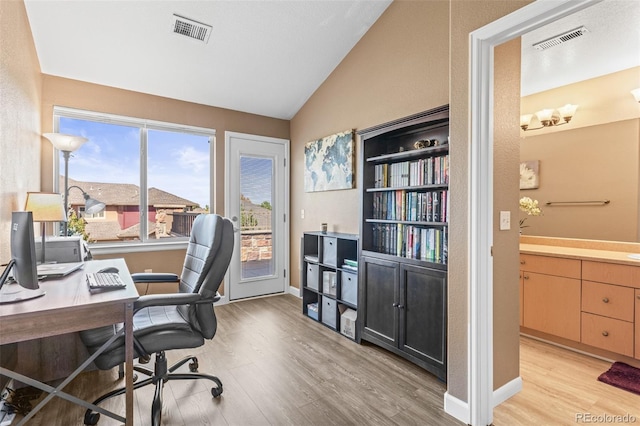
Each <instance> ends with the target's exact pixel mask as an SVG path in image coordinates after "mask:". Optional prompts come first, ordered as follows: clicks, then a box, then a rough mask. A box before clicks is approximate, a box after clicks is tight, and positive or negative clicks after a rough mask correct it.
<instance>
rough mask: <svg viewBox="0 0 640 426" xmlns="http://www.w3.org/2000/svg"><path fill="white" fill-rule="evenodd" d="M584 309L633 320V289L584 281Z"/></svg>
mask: <svg viewBox="0 0 640 426" xmlns="http://www.w3.org/2000/svg"><path fill="white" fill-rule="evenodd" d="M582 310H583V311H584V312H590V313H593V314H597V315H602V316H605V317H610V318H615V319H619V320H623V321H628V322H633V310H634V302H633V289H632V288H630V287H622V286H618V285H611V284H602V283H596V282H593V281H584V280H583V281H582Z"/></svg>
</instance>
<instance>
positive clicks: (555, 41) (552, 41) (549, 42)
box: [533, 27, 589, 50]
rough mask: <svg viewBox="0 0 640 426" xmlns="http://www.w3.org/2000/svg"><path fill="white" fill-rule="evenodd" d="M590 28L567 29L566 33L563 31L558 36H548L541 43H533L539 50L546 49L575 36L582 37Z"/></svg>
mask: <svg viewBox="0 0 640 426" xmlns="http://www.w3.org/2000/svg"><path fill="white" fill-rule="evenodd" d="M588 32H589V30H587V29H586V28H585V27H579V28H575V29H573V30H571V31H567V32H566V33H562V34H558V35H556V36H553V37H551V38H548V39H546V40H544V41H541V42H539V43H535V44H534V45H533V47H534V48H536V49H537V50H545V49H548V48H550V47H553V46H557V45H559V44H562V43H565V42H567V41H569V40H573V39H575V38H578V37H582V36H583V35H585V34H586V33H588Z"/></svg>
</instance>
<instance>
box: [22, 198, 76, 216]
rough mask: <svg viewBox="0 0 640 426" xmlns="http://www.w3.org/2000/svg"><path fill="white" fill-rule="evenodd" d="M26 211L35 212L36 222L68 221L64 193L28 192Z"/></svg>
mask: <svg viewBox="0 0 640 426" xmlns="http://www.w3.org/2000/svg"><path fill="white" fill-rule="evenodd" d="M24 210H25V211H29V212H33V221H34V222H66V220H67V215H66V214H65V211H64V206H63V202H62V195H61V194H56V193H50V192H28V193H27V202H26V203H25V206H24Z"/></svg>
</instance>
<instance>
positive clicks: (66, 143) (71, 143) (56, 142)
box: [42, 133, 88, 237]
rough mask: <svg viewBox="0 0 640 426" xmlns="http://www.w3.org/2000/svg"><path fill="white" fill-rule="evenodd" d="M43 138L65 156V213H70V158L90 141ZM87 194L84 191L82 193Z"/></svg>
mask: <svg viewBox="0 0 640 426" xmlns="http://www.w3.org/2000/svg"><path fill="white" fill-rule="evenodd" d="M42 136H44V137H45V138H47V139H49V141H51V144H52V145H53V147H54V148H56V149H58V150H60V151H62V154H63V155H64V211H65V213H66V212H68V211H69V156H70V155H71V153H72V152H73V151H75V150H77V149H78V148H80V147H81V146H82V144H84V143H85V142H86V141H87V140H88V139H87V138H83V137H82V136H74V135H65V134H64V133H45V134H43V135H42ZM82 192H83V193H85V192H84V191H82ZM85 194H86V193H85ZM63 235H64V236H65V237H66V236H67V222H65V223H64V234H63Z"/></svg>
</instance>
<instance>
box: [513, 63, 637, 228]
mask: <svg viewBox="0 0 640 426" xmlns="http://www.w3.org/2000/svg"><path fill="white" fill-rule="evenodd" d="M633 87H640V68H639V67H635V68H630V69H628V70H625V71H620V72H617V73H614V74H609V75H606V76H603V77H599V78H594V79H590V80H585V81H582V82H578V83H574V84H571V85H567V86H563V87H561V88H558V89H553V90H548V91H545V92H541V93H537V94H535V95H531V96H526V97H524V98H522V108H521V111H522V112H523V113H524V112H535V111H538V110H540V109H542V108H543V105H546V106H547V107H557V106H561V105H564V104H565V103H575V104H578V105H579V107H578V110H577V112H576V115H575V117H574V118H573V119H572V120H571V122H570V123H569V124H567V125H563V126H559V127H555V128H551V129H541V130H535V131H527V132H522V131H521V139H520V159H521V161H527V160H539V161H540V175H539V176H540V181H539V183H540V185H539V188H538V189H533V190H523V191H521V192H520V195H521V196H527V197H531V198H533V199H537V200H538V201H539V202H540V204H541V207H542V210H543V215H542V216H538V217H529V218H528V219H527V224H528V225H529V227H528V228H524V230H523V234H524V235H540V236H554V237H567V238H584V239H602V240H615V241H640V227H639V220H640V218H639V211H638V205H639V203H640V197H639V194H638V191H639V190H640V188H639V183H638V181H639V179H640V137H639V136H640V119H639V118H638V117H640V105H639V104H638V103H637V102H635V100H634V99H633V96H631V94H630V93H629V91H630V90H631V88H633ZM534 124H535V125H536V126H537V123H534ZM573 200H610V201H611V203H610V204H609V205H606V206H570V207H567V206H565V207H546V206H545V202H546V201H573ZM520 217H521V218H524V217H526V214H525V213H520ZM594 224H606V226H594Z"/></svg>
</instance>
